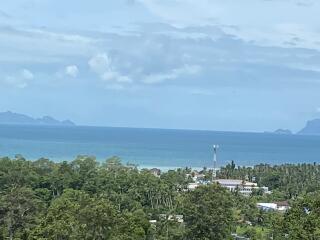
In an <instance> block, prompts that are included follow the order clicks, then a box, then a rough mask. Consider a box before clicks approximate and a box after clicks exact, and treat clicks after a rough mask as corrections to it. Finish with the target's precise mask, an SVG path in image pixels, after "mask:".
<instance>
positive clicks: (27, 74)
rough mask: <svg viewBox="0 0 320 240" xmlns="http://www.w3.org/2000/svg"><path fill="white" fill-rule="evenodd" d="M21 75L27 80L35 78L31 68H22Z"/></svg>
mask: <svg viewBox="0 0 320 240" xmlns="http://www.w3.org/2000/svg"><path fill="white" fill-rule="evenodd" d="M21 77H22V78H23V79H25V80H32V79H34V75H33V73H32V72H31V71H30V70H28V69H22V71H21Z"/></svg>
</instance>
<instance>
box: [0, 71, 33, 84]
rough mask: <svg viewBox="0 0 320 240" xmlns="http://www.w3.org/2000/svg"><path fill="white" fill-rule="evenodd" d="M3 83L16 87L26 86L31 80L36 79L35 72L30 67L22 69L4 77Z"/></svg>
mask: <svg viewBox="0 0 320 240" xmlns="http://www.w3.org/2000/svg"><path fill="white" fill-rule="evenodd" d="M2 79H3V80H2V83H3V84H5V85H7V86H10V87H16V88H26V87H27V86H28V85H29V83H30V81H31V80H33V79H34V74H33V73H32V72H31V71H30V70H28V69H22V70H20V71H19V72H17V73H15V74H9V75H6V76H4V77H2Z"/></svg>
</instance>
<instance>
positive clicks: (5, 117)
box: [0, 111, 75, 126]
mask: <svg viewBox="0 0 320 240" xmlns="http://www.w3.org/2000/svg"><path fill="white" fill-rule="evenodd" d="M0 124H12V125H48V126H51V125H52V126H74V125H75V124H74V123H73V122H71V121H70V120H64V121H59V120H56V119H54V118H52V117H50V116H44V117H42V118H32V117H30V116H27V115H24V114H20V113H14V112H10V111H7V112H0Z"/></svg>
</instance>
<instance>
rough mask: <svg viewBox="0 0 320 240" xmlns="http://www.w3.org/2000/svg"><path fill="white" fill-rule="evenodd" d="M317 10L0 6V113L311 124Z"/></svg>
mask: <svg viewBox="0 0 320 240" xmlns="http://www.w3.org/2000/svg"><path fill="white" fill-rule="evenodd" d="M319 12H320V2H319V1H315V0H314V1H313V0H242V1H234V0H223V1H221V0H114V1H111V0H109V1H105V0H91V1H85V0H81V1H79V0H68V1H62V0H55V1H53V0H10V1H9V0H3V1H2V4H1V6H0V52H1V54H0V103H1V104H0V111H6V110H11V111H15V112H20V113H25V114H29V115H31V116H34V117H40V116H43V115H51V116H54V117H56V118H58V119H66V118H68V119H72V120H73V121H75V122H77V123H78V124H81V125H100V126H101V125H102V126H129V127H155V128H184V129H212V130H229V131H265V130H269V131H270V130H274V129H277V128H290V129H292V130H294V131H296V130H298V129H300V128H302V127H303V125H304V124H305V122H306V121H307V120H309V119H312V118H317V117H320V94H319V92H320V21H319V16H318V15H319V14H318V13H319Z"/></svg>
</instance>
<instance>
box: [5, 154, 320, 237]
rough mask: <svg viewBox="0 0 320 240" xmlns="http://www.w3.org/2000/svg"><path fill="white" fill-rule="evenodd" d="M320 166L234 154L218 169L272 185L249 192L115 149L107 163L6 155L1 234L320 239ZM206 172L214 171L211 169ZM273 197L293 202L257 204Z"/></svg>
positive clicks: (223, 174)
mask: <svg viewBox="0 0 320 240" xmlns="http://www.w3.org/2000/svg"><path fill="white" fill-rule="evenodd" d="M319 172H320V167H319V166H318V165H316V164H314V165H309V164H302V165H283V166H269V165H258V166H256V167H254V168H241V167H238V168H237V167H236V166H235V164H234V162H232V163H231V164H229V165H227V166H226V167H225V168H223V169H222V170H221V171H220V172H219V176H220V177H223V178H237V179H243V180H250V181H254V180H255V181H256V182H257V183H258V184H259V185H266V186H268V187H270V188H271V189H272V191H273V193H272V194H271V195H264V194H262V192H259V191H257V192H254V193H253V194H252V196H250V197H244V196H242V195H241V194H240V193H239V192H233V193H230V192H229V191H227V190H226V189H224V188H222V187H221V186H219V185H215V184H213V185H210V184H209V185H207V186H202V187H199V188H197V189H196V190H194V191H188V190H187V186H188V183H190V182H192V178H191V173H192V172H191V169H188V168H186V169H177V170H175V171H172V170H171V171H168V172H165V173H162V174H161V176H160V177H156V176H154V175H153V174H151V173H150V172H149V171H148V170H146V169H144V170H138V169H137V168H136V166H133V165H123V164H121V161H120V159H119V158H117V157H112V158H110V159H107V160H106V161H105V163H103V164H99V163H98V162H97V161H96V159H95V158H94V157H90V156H78V157H77V158H76V159H75V160H74V161H71V162H66V161H65V162H60V163H55V162H52V161H50V160H48V159H44V158H42V159H39V160H37V161H33V162H32V161H27V160H26V159H24V158H23V157H22V156H21V155H17V156H16V157H15V159H9V158H0V193H1V195H0V239H10V240H13V239H17V240H18V239H23V240H27V239H28V240H31V239H32V240H39V239H43V240H44V239H49V240H50V239H52V240H53V239H54V240H60V239H61V240H68V239H70V240H73V239H76V240H77V239H88V240H89V239H97V240H105V239H106V240H109V239H110V240H192V239H199V240H201V239H205V240H211V239H213V240H214V239H230V238H231V233H238V234H239V235H241V236H245V237H249V238H250V239H271V238H273V239H276V240H278V239H320V235H319V234H320V229H319V226H320V219H319V216H320V202H319V201H320V200H319V199H320V195H319V194H316V193H314V194H311V192H315V191H319V190H320V174H319ZM204 173H205V175H206V177H207V180H208V179H210V178H211V174H212V171H210V170H207V169H204ZM275 200H290V201H291V202H292V203H293V205H292V209H291V210H290V211H289V212H288V213H286V214H282V213H277V212H264V211H261V210H258V208H257V206H256V204H257V202H259V201H264V202H272V201H275ZM177 215H182V216H183V221H178V220H177V218H176V217H175V216H177ZM169 216H170V217H169ZM150 220H156V221H153V223H152V224H150V222H149V221H150Z"/></svg>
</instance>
